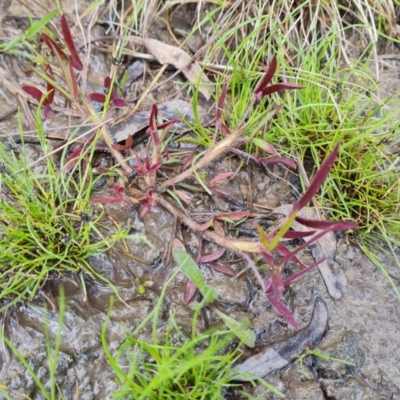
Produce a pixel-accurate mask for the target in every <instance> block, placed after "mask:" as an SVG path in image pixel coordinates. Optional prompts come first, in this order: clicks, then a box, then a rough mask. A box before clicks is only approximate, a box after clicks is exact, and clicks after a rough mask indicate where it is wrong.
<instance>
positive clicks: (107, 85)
mask: <svg viewBox="0 0 400 400" xmlns="http://www.w3.org/2000/svg"><path fill="white" fill-rule="evenodd" d="M110 86H111V78H110V77H109V76H106V77H105V78H104V88H105V89H107V90H108V89H110Z"/></svg>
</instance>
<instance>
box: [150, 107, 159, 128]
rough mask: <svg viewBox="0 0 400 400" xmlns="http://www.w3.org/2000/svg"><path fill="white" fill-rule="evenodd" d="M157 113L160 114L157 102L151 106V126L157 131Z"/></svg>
mask: <svg viewBox="0 0 400 400" xmlns="http://www.w3.org/2000/svg"><path fill="white" fill-rule="evenodd" d="M157 115H158V107H157V105H156V104H153V105H152V106H151V112H150V118H149V128H151V129H153V130H154V131H157Z"/></svg>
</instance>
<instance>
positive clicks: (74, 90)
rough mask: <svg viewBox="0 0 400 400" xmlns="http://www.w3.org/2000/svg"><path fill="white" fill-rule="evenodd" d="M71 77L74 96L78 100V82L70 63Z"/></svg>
mask: <svg viewBox="0 0 400 400" xmlns="http://www.w3.org/2000/svg"><path fill="white" fill-rule="evenodd" d="M69 75H70V77H71V83H72V95H73V96H74V100H77V99H78V82H77V80H76V74H75V71H74V69H73V68H72V64H71V63H69Z"/></svg>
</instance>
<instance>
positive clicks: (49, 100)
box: [45, 64, 56, 105]
mask: <svg viewBox="0 0 400 400" xmlns="http://www.w3.org/2000/svg"><path fill="white" fill-rule="evenodd" d="M46 75H47V76H48V77H49V78H50V79H52V80H53V81H54V74H53V70H52V69H51V66H50V64H47V65H46ZM47 92H48V93H49V95H48V96H47V98H46V100H45V103H46V104H47V105H50V104H51V103H52V102H53V100H54V95H55V93H56V89H55V87H54V86H53V85H52V84H51V83H50V82H47Z"/></svg>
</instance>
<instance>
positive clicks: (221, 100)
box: [217, 82, 228, 121]
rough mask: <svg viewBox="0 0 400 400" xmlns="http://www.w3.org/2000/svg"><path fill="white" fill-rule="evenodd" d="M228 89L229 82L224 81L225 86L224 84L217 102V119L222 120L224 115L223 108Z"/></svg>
mask: <svg viewBox="0 0 400 400" xmlns="http://www.w3.org/2000/svg"><path fill="white" fill-rule="evenodd" d="M227 91H228V82H225V83H224V86H222V91H221V95H220V96H219V99H218V104H217V121H220V120H221V117H222V110H223V108H224V104H225V99H226V93H227Z"/></svg>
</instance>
